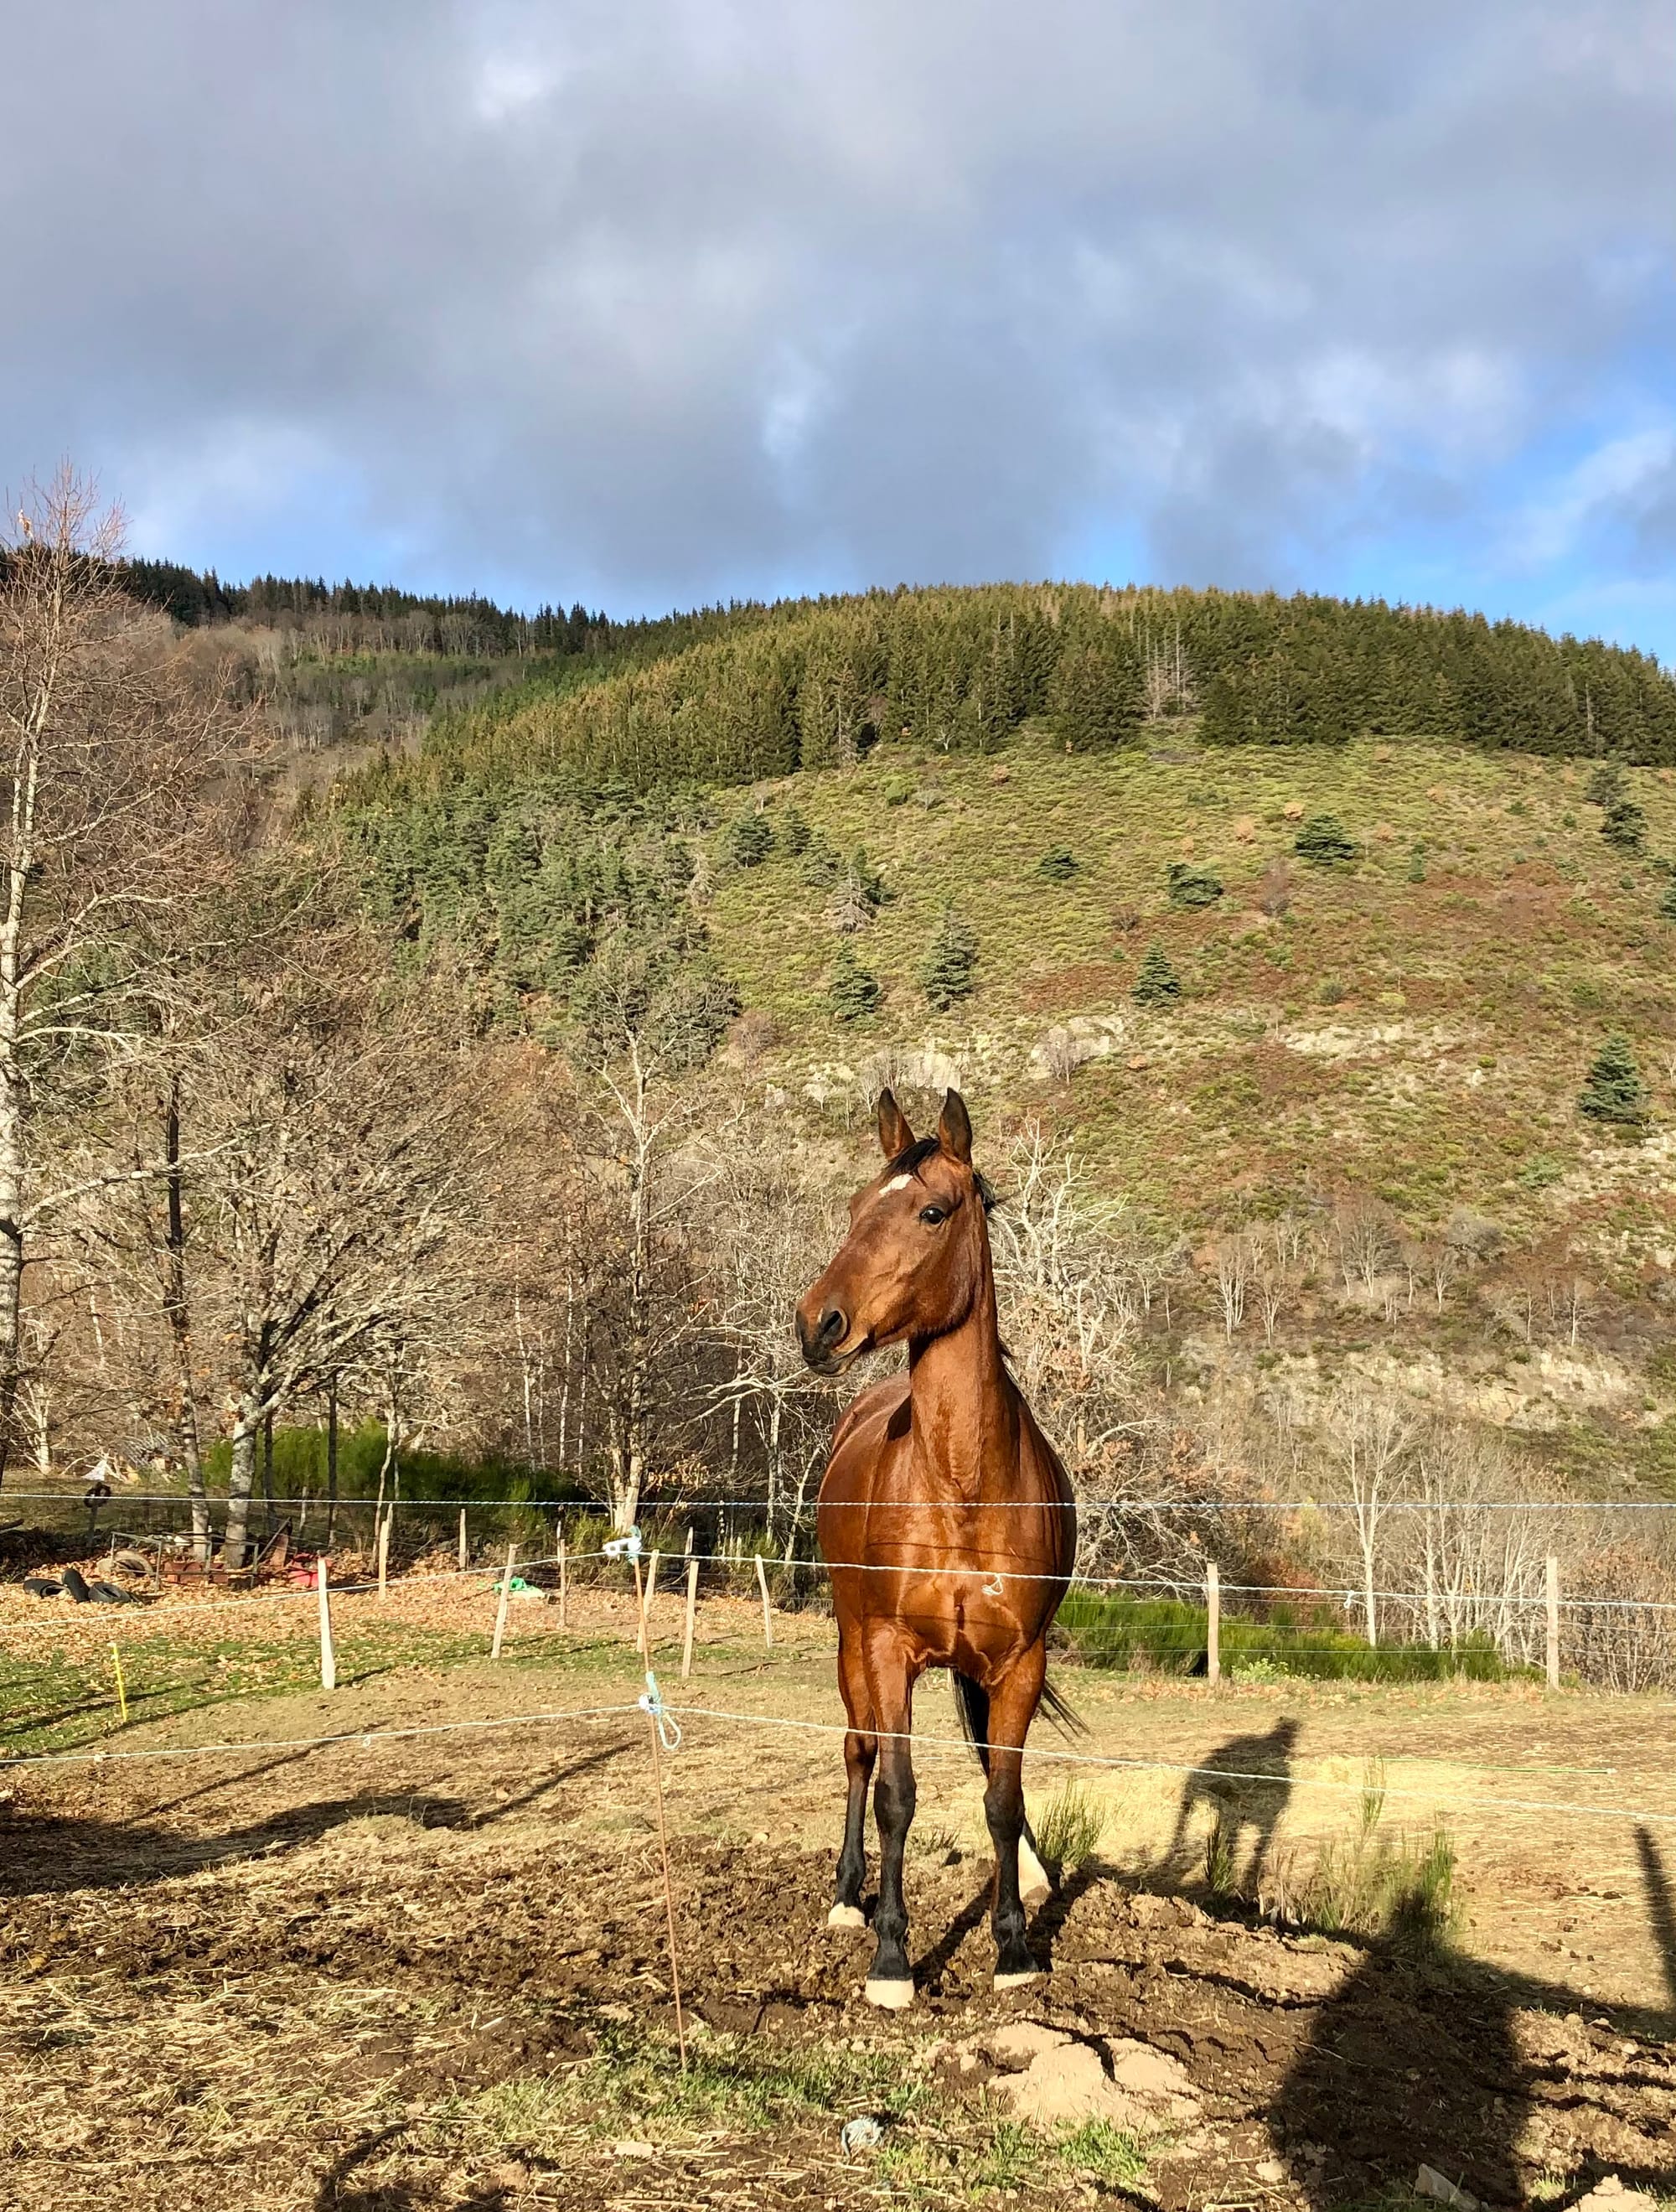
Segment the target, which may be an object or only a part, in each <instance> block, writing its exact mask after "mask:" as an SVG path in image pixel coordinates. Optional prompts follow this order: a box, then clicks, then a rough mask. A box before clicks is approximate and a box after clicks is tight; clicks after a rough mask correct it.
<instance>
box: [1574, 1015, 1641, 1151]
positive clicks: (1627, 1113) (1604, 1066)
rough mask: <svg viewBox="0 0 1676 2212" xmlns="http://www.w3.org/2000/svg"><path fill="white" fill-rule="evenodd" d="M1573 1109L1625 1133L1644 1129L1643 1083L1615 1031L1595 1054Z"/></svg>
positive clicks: (1626, 1043) (1636, 1133)
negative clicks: (1575, 1106)
mask: <svg viewBox="0 0 1676 2212" xmlns="http://www.w3.org/2000/svg"><path fill="white" fill-rule="evenodd" d="M1577 1111H1578V1112H1579V1113H1580V1114H1583V1115H1587V1116H1588V1119H1589V1120H1590V1121H1604V1122H1605V1123H1606V1125H1607V1127H1610V1128H1614V1129H1618V1130H1621V1131H1622V1132H1623V1133H1624V1135H1625V1136H1626V1137H1637V1138H1638V1137H1640V1136H1642V1135H1643V1134H1644V1133H1645V1131H1646V1128H1647V1123H1648V1119H1649V1115H1648V1102H1647V1086H1646V1085H1645V1084H1644V1083H1643V1081H1642V1079H1641V1070H1640V1068H1639V1067H1638V1066H1637V1065H1636V1056H1635V1054H1634V1053H1633V1052H1631V1050H1630V1041H1629V1039H1628V1038H1627V1037H1625V1036H1619V1035H1618V1033H1617V1032H1616V1031H1614V1032H1613V1034H1612V1036H1609V1037H1608V1038H1607V1039H1606V1042H1605V1043H1604V1044H1603V1045H1602V1046H1601V1048H1600V1051H1599V1052H1598V1053H1597V1054H1595V1056H1594V1064H1593V1065H1592V1066H1591V1067H1590V1068H1589V1071H1588V1080H1587V1081H1586V1082H1585V1083H1584V1085H1583V1087H1582V1095H1581V1096H1580V1097H1579V1098H1578V1100H1577Z"/></svg>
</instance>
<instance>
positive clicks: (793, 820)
mask: <svg viewBox="0 0 1676 2212" xmlns="http://www.w3.org/2000/svg"><path fill="white" fill-rule="evenodd" d="M810 836H811V830H810V827H809V824H808V823H807V822H806V821H805V819H804V817H803V816H802V815H801V814H800V813H799V811H798V810H797V808H796V807H795V806H788V807H787V808H786V811H785V812H784V814H782V815H781V816H780V851H781V852H782V853H784V854H785V855H786V859H787V860H797V859H798V858H799V855H801V854H804V853H806V852H807V851H808V850H809V840H810Z"/></svg>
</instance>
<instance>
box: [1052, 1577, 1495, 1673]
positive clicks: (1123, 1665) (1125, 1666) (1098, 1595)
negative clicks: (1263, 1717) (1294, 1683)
mask: <svg viewBox="0 0 1676 2212" xmlns="http://www.w3.org/2000/svg"><path fill="white" fill-rule="evenodd" d="M1338 1618H1339V1616H1338V1615H1337V1613H1336V1612H1335V1609H1334V1608H1333V1607H1330V1606H1329V1605H1327V1604H1326V1603H1325V1602H1318V1603H1309V1604H1286V1605H1277V1606H1274V1607H1272V1608H1271V1610H1270V1613H1269V1617H1268V1619H1267V1620H1243V1619H1242V1618H1241V1617H1240V1616H1239V1615H1238V1614H1234V1615H1230V1614H1227V1613H1224V1615H1223V1620H1222V1631H1221V1643H1222V1663H1223V1666H1224V1668H1225V1669H1226V1670H1227V1672H1228V1673H1229V1674H1243V1673H1244V1671H1245V1670H1246V1668H1248V1667H1249V1666H1250V1665H1252V1663H1253V1662H1255V1661H1258V1660H1266V1661H1271V1662H1273V1664H1274V1665H1276V1666H1277V1667H1284V1668H1285V1670H1286V1672H1287V1673H1288V1674H1297V1675H1303V1676H1305V1677H1307V1678H1308V1679H1309V1680H1311V1681H1319V1682H1433V1681H1448V1680H1453V1679H1454V1677H1456V1676H1458V1675H1459V1676H1463V1677H1464V1678H1465V1679H1466V1680H1469V1681H1473V1682H1500V1681H1504V1680H1507V1679H1509V1675H1510V1674H1522V1673H1523V1672H1525V1671H1527V1670H1524V1669H1521V1668H1509V1667H1508V1666H1507V1665H1506V1663H1505V1662H1503V1659H1502V1657H1501V1655H1500V1654H1499V1653H1498V1652H1497V1650H1496V1648H1495V1646H1494V1644H1491V1641H1490V1640H1489V1638H1487V1637H1482V1636H1473V1637H1468V1638H1467V1639H1466V1641H1465V1642H1464V1643H1461V1644H1456V1645H1454V1646H1453V1647H1452V1648H1451V1649H1448V1650H1440V1651H1434V1650H1430V1648H1429V1647H1428V1646H1427V1645H1425V1644H1381V1645H1380V1646H1379V1647H1378V1648H1377V1649H1376V1650H1375V1649H1371V1648H1370V1647H1369V1645H1368V1644H1366V1643H1365V1642H1363V1639H1362V1638H1361V1637H1359V1636H1352V1635H1349V1634H1347V1633H1346V1632H1345V1630H1344V1629H1343V1628H1342V1627H1339V1626H1337V1625H1336V1621H1337V1620H1338ZM1059 1629H1060V1633H1061V1634H1062V1635H1063V1637H1064V1638H1065V1641H1066V1645H1067V1647H1068V1648H1069V1650H1071V1652H1072V1655H1073V1656H1075V1657H1076V1658H1077V1659H1078V1660H1079V1661H1080V1662H1082V1664H1083V1665H1084V1666H1087V1667H1109V1668H1113V1669H1114V1670H1119V1671H1123V1672H1129V1671H1132V1670H1133V1671H1138V1672H1142V1673H1148V1674H1203V1673H1204V1671H1205V1661H1206V1637H1207V1616H1206V1613H1205V1607H1203V1606H1202V1605H1188V1604H1186V1603H1185V1602H1183V1601H1181V1599H1178V1598H1162V1597H1160V1598H1139V1597H1129V1596H1126V1595H1124V1594H1122V1593H1121V1592H1115V1591H1113V1592H1108V1591H1102V1590H1090V1589H1072V1590H1070V1591H1068V1592H1067V1593H1066V1599H1065V1602H1064V1604H1063V1605H1061V1606H1060V1611H1059Z"/></svg>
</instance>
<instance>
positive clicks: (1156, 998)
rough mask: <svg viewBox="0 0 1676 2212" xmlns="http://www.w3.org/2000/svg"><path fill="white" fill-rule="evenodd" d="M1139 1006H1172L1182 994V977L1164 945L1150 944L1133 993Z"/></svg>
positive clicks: (1141, 964)
mask: <svg viewBox="0 0 1676 2212" xmlns="http://www.w3.org/2000/svg"><path fill="white" fill-rule="evenodd" d="M1131 995H1132V997H1133V1000H1134V1002H1135V1004H1136V1005H1137V1006H1174V1005H1175V1001H1176V1000H1178V999H1179V998H1180V997H1181V977H1180V976H1179V975H1177V974H1176V972H1175V969H1174V968H1172V967H1171V966H1170V964H1169V954H1168V953H1167V952H1166V951H1164V949H1163V945H1148V946H1147V948H1146V957H1145V959H1144V960H1143V961H1142V962H1141V963H1140V973H1139V975H1137V976H1136V978H1135V987H1134V990H1133V993H1132V994H1131Z"/></svg>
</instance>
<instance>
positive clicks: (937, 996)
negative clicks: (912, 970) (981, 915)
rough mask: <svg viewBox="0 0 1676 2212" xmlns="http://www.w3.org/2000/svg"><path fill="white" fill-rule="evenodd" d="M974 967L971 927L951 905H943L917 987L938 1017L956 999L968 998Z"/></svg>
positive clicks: (975, 949) (975, 954)
mask: <svg viewBox="0 0 1676 2212" xmlns="http://www.w3.org/2000/svg"><path fill="white" fill-rule="evenodd" d="M977 964H978V940H977V937H976V934H975V932H974V930H973V928H972V926H971V924H970V923H969V921H963V920H962V917H961V916H960V915H957V914H956V912H955V910H954V908H953V907H952V906H945V907H944V909H943V919H942V921H940V922H939V923H938V926H937V934H936V936H935V937H933V938H932V941H931V947H930V950H929V951H927V952H926V957H925V959H924V960H923V961H922V962H921V963H920V989H921V990H922V991H923V992H924V993H925V994H926V998H927V999H928V1000H930V1001H931V1004H932V1006H934V1007H935V1008H936V1009H937V1011H938V1013H939V1014H943V1013H946V1012H948V1010H949V1008H950V1006H953V1005H954V1003H955V1001H956V1000H957V999H968V998H970V996H971V995H972V992H973V989H974V987H975V972H974V971H975V969H976V967H977Z"/></svg>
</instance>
